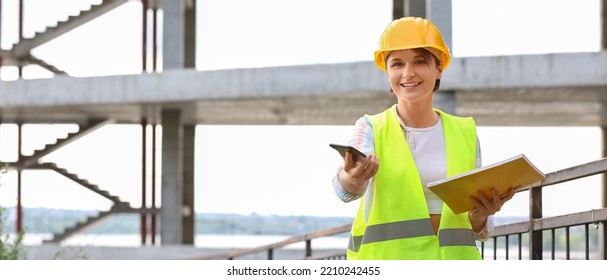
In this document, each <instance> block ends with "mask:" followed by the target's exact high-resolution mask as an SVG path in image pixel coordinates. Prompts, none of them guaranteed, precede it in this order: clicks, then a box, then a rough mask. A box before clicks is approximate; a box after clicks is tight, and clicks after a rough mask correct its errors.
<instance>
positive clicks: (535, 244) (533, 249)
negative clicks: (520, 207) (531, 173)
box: [529, 187, 544, 260]
mask: <svg viewBox="0 0 607 280" xmlns="http://www.w3.org/2000/svg"><path fill="white" fill-rule="evenodd" d="M539 218H542V187H533V188H531V189H530V190H529V259H531V260H541V259H543V243H544V239H543V237H542V230H535V229H534V223H533V221H534V220H535V219H539Z"/></svg>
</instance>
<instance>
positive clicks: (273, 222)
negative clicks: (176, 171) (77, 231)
mask: <svg viewBox="0 0 607 280" xmlns="http://www.w3.org/2000/svg"><path fill="white" fill-rule="evenodd" d="M4 212H5V213H4V214H5V216H6V217H7V219H6V221H5V224H4V225H5V231H6V232H14V231H15V220H16V211H15V208H6V209H4ZM96 214H97V211H84V210H65V209H47V208H24V209H23V215H24V218H23V222H24V229H25V231H26V233H27V232H30V233H59V232H62V231H63V230H64V228H66V227H69V226H72V225H74V224H76V223H77V222H79V221H83V220H85V219H86V217H87V216H92V215H96ZM157 221H158V223H160V222H159V221H160V217H157ZM352 221H353V218H352V217H315V216H279V215H259V214H250V215H239V214H216V213H197V215H196V233H197V234H249V235H300V234H305V233H309V232H313V231H318V230H323V229H327V228H332V227H337V226H340V225H343V224H347V223H351V222H352ZM148 224H149V222H148ZM139 228H140V216H139V215H138V214H115V215H112V216H110V217H109V218H107V219H106V220H103V221H102V222H101V223H99V224H97V225H94V226H93V227H91V228H90V229H88V230H87V231H85V232H86V233H95V234H104V233H107V234H137V233H139ZM158 229H159V228H158Z"/></svg>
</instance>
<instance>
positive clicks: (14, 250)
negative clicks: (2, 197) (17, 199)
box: [0, 167, 26, 260]
mask: <svg viewBox="0 0 607 280" xmlns="http://www.w3.org/2000/svg"><path fill="white" fill-rule="evenodd" d="M5 173H6V167H3V168H2V169H1V170H0V187H1V186H2V181H1V178H2V175H4V174H5ZM4 213H5V212H4V208H2V206H1V205H0V260H18V259H25V257H26V252H25V247H24V246H23V237H24V233H23V231H21V232H19V234H17V237H16V238H10V236H9V234H8V233H6V232H5V228H4V225H5V223H6V220H7V217H6V215H5V214H4Z"/></svg>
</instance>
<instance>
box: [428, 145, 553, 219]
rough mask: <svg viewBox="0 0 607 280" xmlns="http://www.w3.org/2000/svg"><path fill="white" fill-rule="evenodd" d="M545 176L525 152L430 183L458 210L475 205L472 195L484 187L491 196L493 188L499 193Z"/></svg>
mask: <svg viewBox="0 0 607 280" xmlns="http://www.w3.org/2000/svg"><path fill="white" fill-rule="evenodd" d="M544 178H546V175H544V173H542V172H541V171H540V170H539V169H538V168H537V167H536V166H535V165H533V163H531V161H529V159H528V158H527V157H525V155H524V154H520V155H517V156H515V157H512V158H509V159H505V160H502V161H500V162H497V163H494V164H491V165H487V166H484V167H481V168H477V169H474V170H471V171H469V172H466V173H462V174H459V175H457V176H453V177H450V178H446V179H443V180H439V181H436V182H432V183H429V184H428V189H430V191H432V192H433V193H434V194H436V195H437V196H438V197H439V198H440V199H442V200H443V202H445V203H446V204H447V205H448V206H449V207H450V208H451V210H453V212H454V213H455V214H460V213H463V212H466V211H470V210H472V209H474V208H475V206H474V204H473V203H472V201H471V200H470V196H473V197H475V198H478V192H479V191H482V192H483V193H484V194H485V196H486V197H487V198H488V199H490V200H491V199H492V195H491V189H492V188H494V189H495V190H497V192H498V193H499V195H500V196H502V195H504V194H506V193H507V192H508V190H509V189H510V188H514V189H517V188H521V187H526V186H528V185H531V184H534V183H537V182H539V181H541V180H543V179H544Z"/></svg>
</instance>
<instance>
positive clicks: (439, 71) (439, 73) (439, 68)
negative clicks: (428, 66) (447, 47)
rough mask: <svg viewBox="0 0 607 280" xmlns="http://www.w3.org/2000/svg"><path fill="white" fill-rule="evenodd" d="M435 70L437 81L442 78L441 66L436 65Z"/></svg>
mask: <svg viewBox="0 0 607 280" xmlns="http://www.w3.org/2000/svg"><path fill="white" fill-rule="evenodd" d="M436 70H437V71H438V78H437V79H439V80H440V79H441V77H442V76H443V66H442V65H440V64H439V65H438V67H436Z"/></svg>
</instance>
